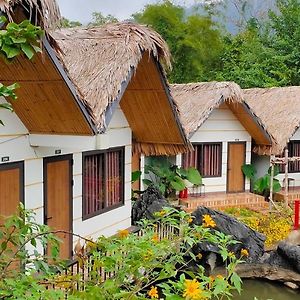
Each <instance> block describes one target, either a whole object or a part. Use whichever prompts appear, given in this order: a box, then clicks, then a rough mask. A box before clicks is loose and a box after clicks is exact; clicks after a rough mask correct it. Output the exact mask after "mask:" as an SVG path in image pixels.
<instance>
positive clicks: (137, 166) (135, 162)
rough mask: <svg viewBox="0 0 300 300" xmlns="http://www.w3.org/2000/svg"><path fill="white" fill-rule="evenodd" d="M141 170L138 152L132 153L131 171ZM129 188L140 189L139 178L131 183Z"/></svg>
mask: <svg viewBox="0 0 300 300" xmlns="http://www.w3.org/2000/svg"><path fill="white" fill-rule="evenodd" d="M135 171H141V157H140V154H138V153H132V157H131V172H135ZM131 188H132V189H133V190H134V191H136V190H140V180H137V181H135V182H133V183H132V185H131Z"/></svg>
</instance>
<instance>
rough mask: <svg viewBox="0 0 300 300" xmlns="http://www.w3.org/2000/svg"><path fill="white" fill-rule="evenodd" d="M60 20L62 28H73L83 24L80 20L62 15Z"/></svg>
mask: <svg viewBox="0 0 300 300" xmlns="http://www.w3.org/2000/svg"><path fill="white" fill-rule="evenodd" d="M60 22H61V27H62V28H73V27H80V26H82V24H81V23H80V22H79V21H71V20H69V19H67V18H65V17H62V18H61V21H60Z"/></svg>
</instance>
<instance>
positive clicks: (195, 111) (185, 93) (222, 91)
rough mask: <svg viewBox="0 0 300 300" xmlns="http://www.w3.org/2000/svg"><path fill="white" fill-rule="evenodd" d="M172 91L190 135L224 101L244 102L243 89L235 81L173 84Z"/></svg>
mask: <svg viewBox="0 0 300 300" xmlns="http://www.w3.org/2000/svg"><path fill="white" fill-rule="evenodd" d="M171 93H172V96H173V97H174V100H175V102H176V104H177V106H178V108H179V111H180V119H181V122H182V124H183V127H184V129H185V131H186V133H187V134H188V135H189V136H190V135H191V134H192V133H194V132H195V131H196V130H197V129H198V128H199V127H200V126H201V125H202V124H203V123H204V122H205V120H206V119H207V118H208V117H209V115H210V114H211V112H212V111H213V110H214V109H215V108H216V107H218V106H219V105H220V104H222V103H223V102H224V101H228V102H238V103H242V102H243V95H242V90H241V88H240V87H239V86H238V85H237V84H236V83H234V82H200V83H188V84H173V85H171Z"/></svg>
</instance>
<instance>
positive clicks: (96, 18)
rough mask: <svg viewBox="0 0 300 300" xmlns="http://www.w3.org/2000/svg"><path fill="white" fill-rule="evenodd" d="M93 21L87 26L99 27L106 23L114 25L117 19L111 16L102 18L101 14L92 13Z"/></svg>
mask: <svg viewBox="0 0 300 300" xmlns="http://www.w3.org/2000/svg"><path fill="white" fill-rule="evenodd" d="M92 17H93V20H92V22H90V23H89V26H101V25H104V24H107V23H116V22H118V19H117V18H116V17H114V16H113V15H107V16H104V15H103V14H102V13H101V12H93V13H92Z"/></svg>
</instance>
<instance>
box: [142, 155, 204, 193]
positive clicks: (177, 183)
mask: <svg viewBox="0 0 300 300" xmlns="http://www.w3.org/2000/svg"><path fill="white" fill-rule="evenodd" d="M145 174H148V175H149V179H144V180H143V182H144V184H146V185H147V186H154V187H155V188H157V189H158V190H159V191H160V192H161V193H162V194H163V195H164V196H165V197H166V198H167V197H169V196H170V195H171V194H172V193H174V192H175V191H182V190H184V189H185V188H186V187H187V184H194V185H199V184H201V183H202V178H201V175H200V173H199V171H198V170H197V169H195V168H188V169H183V168H179V167H178V166H176V165H172V164H171V163H170V162H169V161H168V160H167V159H164V158H155V159H152V161H151V163H150V164H148V165H146V166H145Z"/></svg>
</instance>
